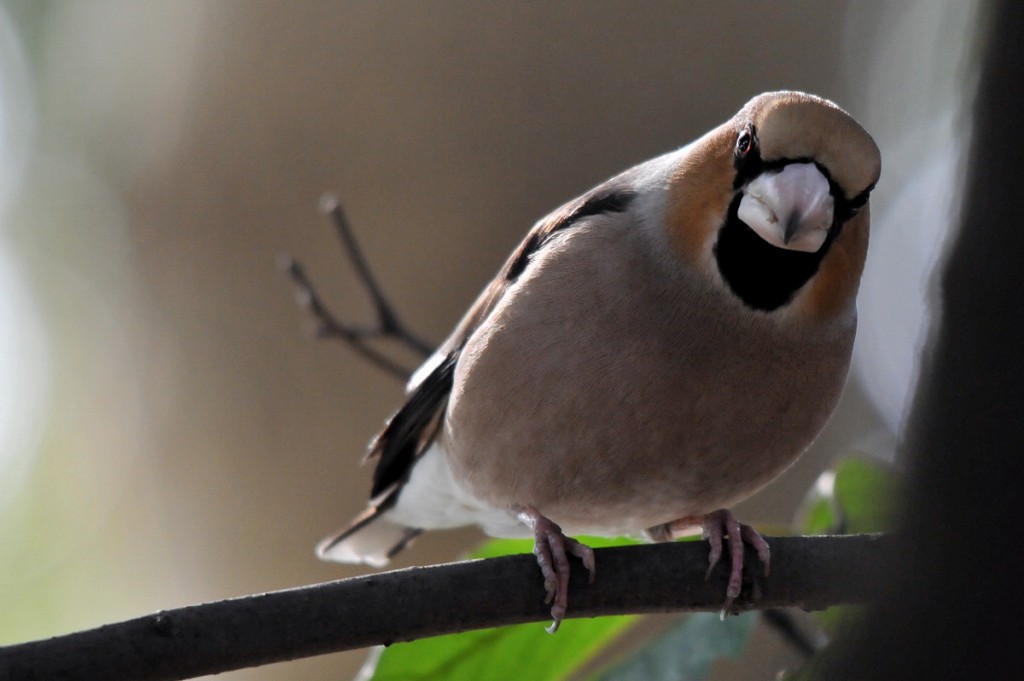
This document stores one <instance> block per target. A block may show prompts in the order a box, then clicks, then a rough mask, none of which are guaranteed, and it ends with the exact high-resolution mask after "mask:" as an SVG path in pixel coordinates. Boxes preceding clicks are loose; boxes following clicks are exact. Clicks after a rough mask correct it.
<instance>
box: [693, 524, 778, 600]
mask: <svg viewBox="0 0 1024 681" xmlns="http://www.w3.org/2000/svg"><path fill="white" fill-rule="evenodd" d="M703 528H704V538H705V539H707V540H708V543H710V544H711V550H710V551H709V552H708V571H707V573H706V575H705V579H708V578H710V577H711V572H712V570H714V569H715V566H716V565H717V564H718V561H719V560H720V559H721V557H722V544H723V543H724V541H723V540H725V541H728V542H729V557H730V569H729V581H728V583H727V585H726V587H725V603H723V604H722V612H721V616H722V619H723V620H724V619H725V617H726V616H727V615H728V614H729V613H730V612H731V611H732V606H733V603H735V601H736V599H737V598H738V597H739V595H740V592H741V591H742V590H743V551H744V547H743V544H744V543H747V544H750V546H752V547H753V548H754V550H755V551H757V555H758V557H759V558H760V559H761V563H762V564H763V565H764V574H765V575H766V576H767V575H768V573H769V571H770V570H771V551H770V550H769V548H768V542H767V541H765V539H764V537H762V536H761V535H760V534H759V533H758V532H757V530H755V529H754V528H753V527H751V526H750V525H744V524H743V523H741V522H739V521H738V520H736V517H735V516H734V515H733V514H732V512H731V511H729V510H726V509H721V510H718V511H715V512H713V513H709V514H708V515H706V516H705V517H704V523H703Z"/></svg>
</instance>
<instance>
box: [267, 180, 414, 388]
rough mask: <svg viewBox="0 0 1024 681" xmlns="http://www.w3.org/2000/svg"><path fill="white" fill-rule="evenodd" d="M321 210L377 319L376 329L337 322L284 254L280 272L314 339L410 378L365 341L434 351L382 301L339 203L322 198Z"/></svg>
mask: <svg viewBox="0 0 1024 681" xmlns="http://www.w3.org/2000/svg"><path fill="white" fill-rule="evenodd" d="M320 208H321V210H322V211H323V212H324V214H326V215H328V216H329V217H330V218H331V224H333V225H334V229H335V232H336V233H337V235H338V239H339V240H340V241H341V246H342V249H343V250H344V252H345V254H346V255H347V256H348V258H349V261H350V262H351V263H352V266H353V267H354V268H355V271H356V276H357V277H358V278H359V282H360V283H361V284H362V287H363V289H364V290H365V291H366V294H367V295H368V296H369V297H370V302H371V303H372V304H373V308H374V312H375V314H376V317H377V320H376V325H375V326H371V327H361V326H356V325H354V324H349V323H346V322H343V321H341V320H340V319H338V318H337V317H336V316H335V315H334V314H333V313H331V311H330V310H328V309H327V306H326V305H325V304H324V302H323V299H322V298H321V297H320V295H319V294H318V293H317V291H316V287H315V286H313V282H312V281H311V280H310V278H309V276H308V275H307V274H306V271H305V269H304V268H303V267H302V265H301V264H300V263H298V262H297V261H296V260H295V259H294V258H292V257H291V256H289V255H287V254H285V255H282V256H281V267H282V269H284V270H285V271H286V272H287V273H288V275H289V276H290V277H291V280H292V281H293V282H294V283H295V285H296V287H297V288H298V290H299V301H300V303H301V304H302V305H303V306H304V307H306V308H307V309H308V310H309V312H310V314H312V316H313V318H314V319H315V320H316V323H317V336H318V337H319V338H336V339H338V340H340V341H342V342H344V343H345V344H347V345H348V346H349V347H351V348H352V349H353V350H355V351H356V352H358V353H359V354H360V355H362V356H363V357H364V358H366V359H367V360H369V361H370V362H371V363H372V364H374V365H375V366H377V367H379V368H381V369H383V370H384V371H387V372H388V373H391V374H394V375H395V376H397V377H398V378H400V379H402V380H406V379H408V378H409V376H410V375H411V374H412V371H411V370H410V369H409V368H407V367H405V366H403V365H402V364H400V363H399V362H396V361H395V360H393V359H391V358H390V357H388V356H387V355H386V354H384V353H383V352H381V351H379V350H377V349H376V348H374V347H372V346H371V345H370V344H369V343H368V341H373V340H379V339H391V340H395V341H398V342H399V343H401V344H402V345H404V346H405V347H407V348H409V349H410V350H412V351H413V352H415V353H417V354H419V355H421V356H422V357H424V358H426V357H428V356H429V355H430V354H431V353H432V352H433V351H434V348H433V347H432V346H431V345H430V344H429V343H427V342H426V341H424V340H422V339H421V338H420V337H419V336H417V335H416V334H414V333H413V332H412V331H410V330H409V328H408V327H407V326H406V325H405V324H404V323H402V321H401V320H400V319H399V318H398V314H397V313H396V312H395V309H394V307H392V305H391V303H390V302H389V301H388V299H387V297H385V295H384V293H383V291H382V290H381V287H380V285H379V284H378V283H377V280H376V278H375V277H374V276H373V272H372V271H371V270H370V266H369V264H368V263H367V261H366V257H365V256H364V255H363V251H362V249H361V248H360V247H359V243H358V241H356V238H355V234H354V233H353V232H352V226H351V225H350V223H349V221H348V217H347V216H346V215H345V210H344V208H342V206H341V204H340V203H338V200H337V199H336V198H334V197H333V196H330V195H327V196H324V197H323V198H322V199H321V200H320Z"/></svg>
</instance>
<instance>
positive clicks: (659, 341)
mask: <svg viewBox="0 0 1024 681" xmlns="http://www.w3.org/2000/svg"><path fill="white" fill-rule="evenodd" d="M880 171H881V157H880V152H879V149H878V147H877V145H876V144H875V142H874V140H873V139H872V137H871V136H870V134H868V132H867V131H866V130H865V129H864V128H863V127H862V126H861V125H860V124H859V123H858V122H857V121H855V120H854V118H853V117H851V116H850V115H849V114H848V113H846V112H845V111H844V110H843V109H841V108H840V107H839V106H838V105H836V104H835V103H833V102H832V101H829V100H827V99H824V98H821V97H818V96H815V95H811V94H806V93H803V92H797V91H778V92H768V93H764V94H760V95H758V96H756V97H754V98H753V99H751V100H750V101H749V102H747V103H746V104H745V105H744V106H743V107H742V108H741V109H740V110H739V111H738V112H737V113H736V114H735V115H734V116H732V118H730V119H729V120H728V121H726V122H725V123H723V124H721V125H719V126H717V127H715V128H714V129H712V130H710V131H709V132H707V133H706V134H704V135H703V136H701V137H699V138H697V139H696V140H694V141H692V142H690V143H689V144H686V145H685V146H683V147H681V148H679V149H677V150H675V151H672V152H669V153H666V154H664V155H661V156H659V157H656V158H654V159H652V160H649V161H647V162H644V163H641V164H639V165H637V166H634V167H633V168H630V169H629V170H626V171H624V172H622V173H620V174H618V175H616V176H614V177H612V178H611V179H609V180H607V181H605V182H603V183H601V184H599V185H597V186H596V187H594V188H593V189H591V190H590V191H588V192H586V193H585V194H583V195H582V196H580V197H578V198H576V199H574V200H572V201H569V202H568V203H566V204H564V205H563V206H561V207H560V208H558V209H557V210H555V211H554V212H552V213H551V214H549V215H548V216H546V217H544V218H543V219H541V220H540V221H538V222H537V223H536V224H535V225H534V226H533V228H532V229H531V230H530V231H529V232H528V234H527V235H526V237H525V239H524V240H523V241H522V242H521V244H520V245H519V246H518V247H517V248H516V249H515V250H514V251H513V253H512V254H511V256H510V257H509V258H508V259H507V261H506V262H505V263H504V265H503V266H502V267H501V269H500V270H499V272H498V274H497V276H496V277H495V278H494V279H493V281H491V282H490V284H488V285H487V287H486V288H484V290H483V291H482V292H481V293H480V295H479V297H478V298H477V299H476V301H475V302H474V303H473V304H472V305H471V307H470V308H469V310H468V311H467V312H466V313H465V315H464V316H463V317H462V319H461V320H460V321H459V322H458V324H457V325H456V326H455V328H454V330H453V331H452V333H451V335H449V336H448V338H447V339H446V340H445V341H444V342H443V343H442V344H441V345H440V346H439V347H438V348H437V350H436V351H435V352H434V353H433V355H431V356H430V357H429V358H428V359H427V360H426V361H425V363H424V364H423V365H422V366H421V367H420V368H419V369H417V370H416V371H415V372H414V373H413V374H412V377H411V379H410V380H409V382H408V385H407V391H406V399H405V402H404V404H402V406H401V407H400V408H399V409H398V410H397V411H396V412H395V413H394V414H393V415H392V416H391V418H390V419H388V420H387V422H386V424H385V426H384V427H383V429H382V430H381V431H380V432H379V434H378V435H377V436H376V437H375V438H374V439H373V440H372V442H371V443H370V446H369V449H368V453H367V455H366V459H367V460H368V461H373V462H375V463H376V468H375V470H374V473H373V484H372V489H371V492H370V501H369V504H368V505H367V507H366V509H365V511H363V512H362V513H361V514H359V515H358V516H357V517H356V518H355V519H354V520H353V521H352V522H351V523H350V524H349V525H348V526H347V527H346V528H345V529H343V530H342V531H340V532H338V533H337V534H334V535H332V536H330V537H328V538H326V539H324V540H323V541H322V542H320V544H319V545H318V546H317V555H318V556H319V557H320V558H322V559H324V560H328V561H337V562H342V563H363V564H367V565H370V566H373V567H381V566H383V565H385V564H387V563H388V561H389V560H390V559H391V558H392V557H393V556H394V555H395V554H396V553H397V552H398V551H400V550H401V549H403V548H405V547H406V546H407V545H408V544H409V543H410V542H411V541H412V540H413V539H414V538H415V537H416V536H417V535H418V534H420V533H421V532H422V531H424V530H435V529H445V528H453V527H458V526H464V525H478V526H479V527H481V528H482V529H483V530H484V532H485V533H487V534H489V535H491V536H495V537H532V538H533V539H534V544H535V548H534V553H535V555H536V557H537V562H538V565H539V568H540V571H541V575H542V578H543V581H544V588H545V603H547V604H550V606H551V617H552V620H553V621H552V624H551V626H550V627H549V628H548V630H549V631H552V632H553V631H556V630H557V629H558V625H559V623H560V622H561V621H562V619H563V618H564V617H565V616H566V613H567V608H568V595H567V592H568V579H569V573H570V559H571V558H572V557H575V558H578V559H579V560H581V561H582V563H583V565H584V566H585V568H586V569H587V570H588V572H589V576H590V579H591V581H593V579H594V576H595V574H596V565H595V559H594V553H593V551H592V550H591V549H590V547H588V546H587V545H585V544H584V543H581V542H580V541H578V540H576V539H574V538H572V537H573V536H574V535H576V536H579V535H597V536H637V535H640V536H643V537H646V538H647V539H649V540H653V541H668V540H673V539H676V538H678V537H681V536H685V535H690V534H697V533H702V534H703V537H704V538H705V539H707V540H708V542H709V543H710V549H709V557H708V575H710V574H711V570H712V569H713V568H714V567H715V565H716V564H717V563H718V562H719V560H720V558H721V556H722V554H723V549H724V548H728V550H729V553H730V556H731V558H730V564H729V579H728V583H727V587H726V596H725V605H724V607H723V611H722V612H723V616H724V615H725V613H726V612H727V611H728V610H729V609H730V608H731V606H732V603H733V601H734V599H735V598H737V597H738V596H739V594H740V592H741V588H742V578H743V554H744V550H745V548H744V546H745V545H749V546H750V547H751V548H752V549H754V550H755V551H756V552H757V554H758V556H759V559H760V561H761V563H762V564H763V568H764V571H765V573H766V574H767V572H768V570H769V569H770V559H771V552H770V548H769V546H768V543H767V541H766V540H765V539H764V538H763V537H762V536H761V535H760V534H759V533H758V532H757V531H756V530H754V529H753V528H752V527H751V526H749V525H746V524H743V523H740V522H738V521H737V519H736V518H735V516H734V515H733V514H732V513H731V512H730V511H729V510H728V508H729V506H731V505H733V504H735V503H737V502H738V501H740V500H742V499H744V498H746V497H748V496H750V495H751V494H753V493H754V492H755V491H757V490H758V489H760V488H761V487H763V486H764V485H765V484H767V483H768V482H769V481H771V480H772V479H773V478H775V477H776V476H778V475H779V474H780V473H782V472H783V471H784V470H785V469H786V468H788V467H789V466H790V465H791V464H792V463H793V462H794V461H795V460H796V459H797V458H798V457H799V456H800V455H801V453H803V452H804V451H805V450H806V449H807V448H808V447H809V446H810V444H811V442H812V441H813V440H814V439H815V437H816V436H817V435H818V433H819V432H820V430H821V429H822V427H823V426H824V425H825V423H826V421H827V420H828V419H829V417H830V415H831V413H832V411H833V410H834V408H835V405H836V403H837V401H838V399H839V396H840V393H841V391H842V389H843V386H844V384H845V381H846V376H847V372H848V369H849V365H850V356H851V351H852V347H853V341H854V336H855V333H856V327H857V308H856V297H857V289H858V286H859V282H860V278H861V273H862V270H863V267H864V262H865V257H866V254H867V246H868V232H869V221H870V218H869V212H870V211H869V198H870V195H871V192H872V190H873V189H874V187H875V185H876V183H877V182H878V178H879V174H880Z"/></svg>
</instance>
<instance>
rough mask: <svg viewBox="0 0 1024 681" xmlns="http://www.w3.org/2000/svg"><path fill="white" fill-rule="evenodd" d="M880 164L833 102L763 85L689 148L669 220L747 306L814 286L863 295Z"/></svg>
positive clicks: (779, 303)
mask: <svg viewBox="0 0 1024 681" xmlns="http://www.w3.org/2000/svg"><path fill="white" fill-rule="evenodd" d="M880 168H881V160H880V155H879V151H878V147H877V146H876V145H875V142H874V140H872V139H871V136H870V135H868V133H867V132H866V131H865V130H864V128H862V127H861V126H860V125H859V124H858V123H857V122H856V121H854V120H853V118H851V117H850V116H849V114H847V113H846V112H845V111H843V110H842V109H840V108H839V107H838V106H836V105H835V104H833V103H832V102H830V101H828V100H825V99H822V98H820V97H815V96H813V95H808V94H804V93H801V92H771V93H766V94H763V95H759V96H757V97H755V98H754V99H752V100H750V102H748V103H747V104H746V106H744V107H743V108H742V109H741V110H740V111H739V113H737V114H736V115H735V116H734V117H733V118H732V119H731V120H730V121H728V122H727V123H725V124H723V125H722V126H719V127H718V128H716V129H715V130H712V131H711V132H709V133H708V134H707V135H705V136H704V137H702V138H701V139H699V140H697V141H696V142H694V143H693V144H692V145H690V147H688V148H687V150H686V153H685V154H684V158H683V162H682V163H681V164H680V166H679V169H678V170H677V172H676V174H675V176H674V177H673V178H672V181H671V183H670V196H671V197H672V198H671V201H670V207H669V223H670V225H671V229H672V230H674V231H675V232H676V242H677V244H678V245H679V247H680V250H681V251H682V253H683V254H684V255H686V256H687V257H689V258H690V259H691V260H700V261H703V262H707V263H709V264H710V262H714V263H715V265H716V266H717V269H718V271H719V273H720V274H721V277H722V279H723V280H724V282H725V283H726V284H727V285H728V286H729V288H730V289H731V290H732V292H733V293H734V294H736V295H737V296H738V297H739V298H740V299H741V300H742V301H743V302H744V303H746V304H747V305H748V306H750V307H752V308H754V309H758V310H762V311H766V312H770V311H773V310H775V309H778V308H780V307H783V306H786V305H788V304H790V303H791V302H793V301H794V300H795V299H796V298H797V296H798V294H801V295H803V290H806V295H805V297H809V298H810V299H811V300H809V301H807V303H806V304H809V305H814V306H815V307H816V308H817V311H818V312H821V313H825V312H828V311H829V309H828V308H829V307H830V306H831V307H838V306H840V305H841V304H843V305H846V304H849V305H852V302H853V298H854V297H855V295H856V289H857V285H858V283H859V280H860V273H861V270H862V268H863V261H864V256H865V255H866V252H867V232H868V216H867V210H866V208H867V204H868V198H869V196H870V193H871V190H872V189H873V188H874V186H875V183H876V182H877V181H878V176H879V172H880ZM830 254H831V255H830ZM709 256H710V257H709ZM812 279H813V280H814V282H813V284H814V285H812V286H805V285H807V284H808V282H811V280H812ZM812 289H813V290H812ZM830 299H834V300H830Z"/></svg>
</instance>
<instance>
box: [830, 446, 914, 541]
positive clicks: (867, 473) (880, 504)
mask: <svg viewBox="0 0 1024 681" xmlns="http://www.w3.org/2000/svg"><path fill="white" fill-rule="evenodd" d="M835 498H836V502H837V503H838V504H839V508H840V510H841V511H842V514H843V518H844V519H845V528H844V529H845V531H846V532H849V533H853V534H856V533H860V532H884V531H887V530H892V529H893V528H894V526H895V524H896V512H897V508H898V506H897V504H898V501H899V500H900V499H901V498H903V481H902V479H901V478H900V477H899V476H898V475H897V473H896V472H895V470H894V469H893V467H892V466H890V465H889V464H887V463H885V462H883V461H880V460H878V459H867V458H856V459H854V458H849V459H844V460H842V461H840V462H839V465H838V466H837V467H836V480H835Z"/></svg>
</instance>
